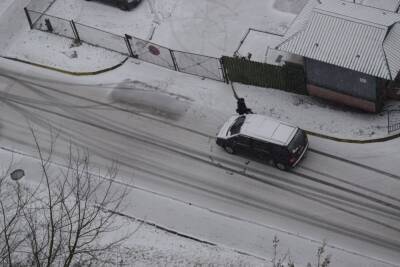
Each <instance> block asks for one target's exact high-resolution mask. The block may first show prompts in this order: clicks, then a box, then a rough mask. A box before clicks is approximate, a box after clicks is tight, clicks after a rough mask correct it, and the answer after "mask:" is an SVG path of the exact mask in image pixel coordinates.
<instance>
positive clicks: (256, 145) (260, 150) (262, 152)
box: [253, 140, 272, 159]
mask: <svg viewBox="0 0 400 267" xmlns="http://www.w3.org/2000/svg"><path fill="white" fill-rule="evenodd" d="M271 150H272V148H271V144H270V143H268V142H264V141H260V140H253V151H254V154H255V156H256V157H258V158H260V159H269V158H271Z"/></svg>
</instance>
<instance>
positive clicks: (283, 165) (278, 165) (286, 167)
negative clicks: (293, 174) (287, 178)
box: [274, 161, 288, 171]
mask: <svg viewBox="0 0 400 267" xmlns="http://www.w3.org/2000/svg"><path fill="white" fill-rule="evenodd" d="M274 165H275V166H276V167H277V168H278V169H280V170H281V171H287V170H288V166H287V165H286V164H284V163H282V162H279V161H278V162H274Z"/></svg>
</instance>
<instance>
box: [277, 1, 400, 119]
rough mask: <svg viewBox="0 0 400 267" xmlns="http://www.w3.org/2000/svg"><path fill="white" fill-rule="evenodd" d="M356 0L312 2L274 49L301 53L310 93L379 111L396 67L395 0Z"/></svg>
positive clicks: (398, 24)
mask: <svg viewBox="0 0 400 267" xmlns="http://www.w3.org/2000/svg"><path fill="white" fill-rule="evenodd" d="M360 1H362V0H358V1H357V2H356V3H354V2H353V1H350V0H310V1H309V2H308V4H307V5H306V6H305V7H304V9H303V10H302V12H301V13H300V14H299V15H298V17H297V18H296V20H295V21H294V23H293V24H292V26H291V27H290V28H289V30H288V31H287V33H286V34H285V38H284V41H283V42H282V43H281V44H279V45H278V46H277V49H279V50H282V51H285V52H288V53H292V54H295V55H299V56H303V57H304V64H305V72H306V78H307V90H308V92H309V94H310V95H314V96H319V97H322V98H326V99H330V100H334V101H336V102H339V103H343V104H346V105H349V106H353V107H357V108H360V109H363V110H365V111H370V112H378V111H380V109H381V107H382V104H383V101H384V99H385V94H386V89H387V85H388V81H393V80H395V79H396V77H397V76H398V73H399V71H400V14H398V13H396V12H394V11H397V9H398V5H399V1H398V0H383V2H384V1H388V5H384V6H386V7H387V8H388V9H389V8H391V9H390V10H387V9H382V8H376V7H374V6H371V5H372V4H373V2H374V1H373V0H369V2H370V3H369V4H370V5H365V3H363V4H360V3H358V2H360ZM365 1H368V0H364V2H365ZM380 1H382V0H380ZM375 2H376V1H375Z"/></svg>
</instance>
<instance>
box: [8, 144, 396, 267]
mask: <svg viewBox="0 0 400 267" xmlns="http://www.w3.org/2000/svg"><path fill="white" fill-rule="evenodd" d="M0 159H1V161H0V162H1V169H2V170H4V169H6V168H7V167H8V164H9V162H10V160H11V159H12V160H13V161H12V168H11V171H12V170H14V169H19V168H20V169H24V170H25V174H26V176H25V177H24V178H23V179H22V180H21V181H20V182H22V183H27V184H32V185H33V184H36V183H38V182H39V181H40V179H41V166H40V165H39V162H38V160H37V159H35V158H33V157H30V156H27V155H25V154H21V153H19V152H13V151H10V150H8V149H5V148H2V149H0ZM54 167H56V168H55V169H58V170H59V171H63V167H62V166H61V165H57V166H54ZM64 171H65V170H64ZM53 174H54V175H56V173H53ZM122 179H123V178H122V177H119V178H117V181H122ZM116 186H117V187H118V186H123V187H124V188H125V187H126V184H125V183H124V182H122V184H121V185H117V184H116ZM117 190H118V189H117ZM121 190H122V188H121ZM128 192H129V194H128V196H127V198H126V204H128V203H129V204H128V205H127V208H126V210H125V211H124V213H125V214H126V215H127V216H126V217H120V218H119V219H118V221H119V222H122V224H123V225H125V226H126V227H123V228H121V229H120V230H119V231H118V232H113V233H110V235H109V236H108V237H106V238H105V240H104V241H105V242H107V241H108V240H113V239H116V238H118V236H123V235H124V234H126V233H128V232H132V230H134V229H136V228H137V227H139V228H138V230H137V231H136V232H135V234H134V235H133V236H132V237H131V238H130V239H129V240H127V241H126V243H125V244H124V245H123V249H122V250H121V251H110V252H109V255H107V257H110V258H111V257H119V259H120V260H122V261H123V262H125V263H126V264H128V265H135V266H149V265H151V266H197V265H213V266H215V265H222V266H231V265H233V266H270V262H269V259H270V258H272V256H273V249H272V240H273V238H274V236H275V235H277V236H278V238H279V239H280V243H279V247H278V250H277V252H278V257H283V255H285V253H286V252H287V251H288V250H289V251H290V254H291V256H292V260H293V262H294V263H295V266H296V267H302V266H306V265H307V263H308V262H313V263H314V262H315V261H316V257H315V253H316V251H317V249H318V247H319V246H320V245H321V242H320V241H318V240H313V239H310V238H307V237H305V236H301V235H300V234H298V233H291V232H287V231H284V230H282V229H279V228H276V227H272V226H268V225H266V224H257V223H254V222H251V221H246V220H243V219H239V218H235V217H232V216H225V215H224V214H223V213H218V212H213V211H212V210H209V209H206V208H202V207H198V206H196V205H191V204H189V203H185V202H180V201H177V200H174V199H171V198H169V197H166V196H163V195H159V194H157V193H154V192H151V191H149V190H146V189H144V188H139V187H136V186H130V190H129V191H128ZM130 217H131V218H130ZM134 218H137V219H140V220H135V219H134ZM141 220H144V221H145V222H146V223H145V224H142V223H141ZM152 222H157V224H155V225H151V224H152ZM159 226H161V227H159ZM161 228H165V229H166V230H163V229H161ZM174 231H176V232H177V233H173V232H174ZM183 235H185V236H188V237H194V238H195V239H200V240H203V241H206V242H210V243H214V244H223V245H217V246H214V245H209V244H206V242H197V241H194V240H193V239H191V238H185V237H182V236H183ZM243 237H246V238H243ZM248 248H251V253H255V254H256V255H255V256H251V255H249V254H247V252H249V251H247V249H248ZM326 249H327V253H328V254H331V255H332V266H341V267H347V266H349V267H350V266H375V267H390V266H392V267H394V266H397V265H395V264H391V263H388V262H385V261H383V260H380V259H374V258H371V257H368V256H365V255H361V254H358V253H356V252H352V251H349V250H344V249H342V248H339V247H335V246H332V245H330V244H329V242H328V246H327V248H326Z"/></svg>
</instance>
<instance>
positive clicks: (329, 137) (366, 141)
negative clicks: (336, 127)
mask: <svg viewBox="0 0 400 267" xmlns="http://www.w3.org/2000/svg"><path fill="white" fill-rule="evenodd" d="M304 131H305V132H306V133H307V134H308V135H312V136H316V137H320V138H324V139H328V140H332V141H336V142H341V143H353V144H370V143H379V142H386V141H389V140H393V139H396V138H398V137H400V133H397V134H394V135H390V136H385V137H382V138H376V139H370V140H356V139H345V138H339V137H333V136H329V135H324V134H320V133H315V132H311V131H307V130H304Z"/></svg>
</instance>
